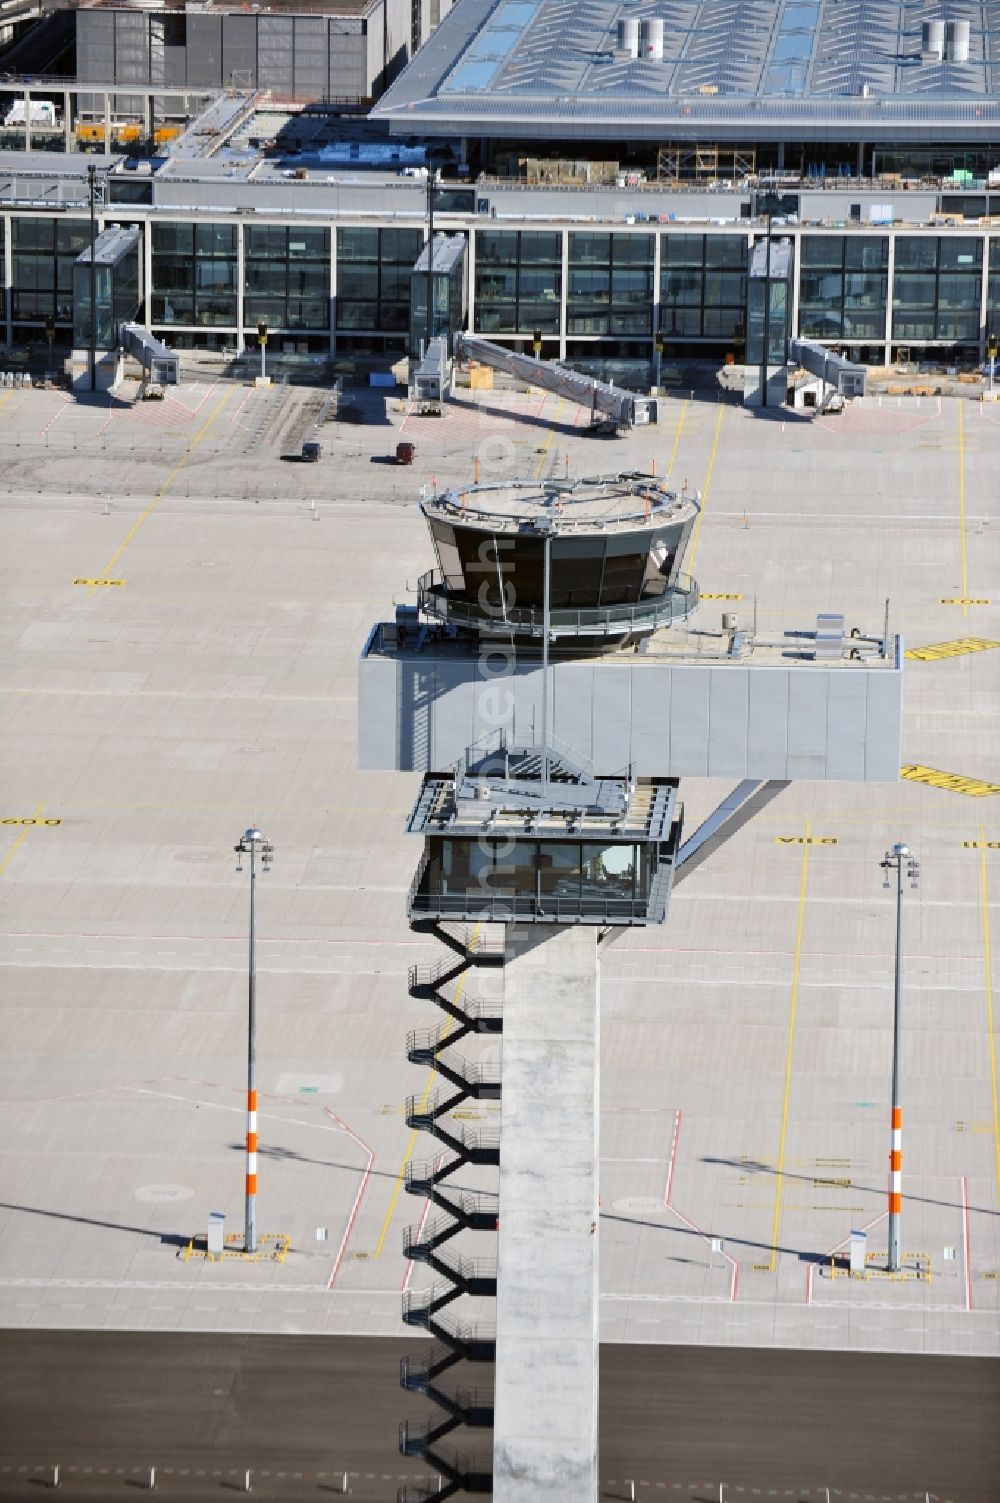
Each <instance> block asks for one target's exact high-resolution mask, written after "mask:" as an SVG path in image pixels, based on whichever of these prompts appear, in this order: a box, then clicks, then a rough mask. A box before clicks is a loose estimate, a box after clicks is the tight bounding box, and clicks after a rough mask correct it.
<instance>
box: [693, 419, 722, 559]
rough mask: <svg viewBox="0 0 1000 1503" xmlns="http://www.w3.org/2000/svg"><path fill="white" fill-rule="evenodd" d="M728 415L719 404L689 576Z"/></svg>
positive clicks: (697, 518)
mask: <svg viewBox="0 0 1000 1503" xmlns="http://www.w3.org/2000/svg"><path fill="white" fill-rule="evenodd" d="M725 415H726V409H725V406H724V405H723V403H722V402H720V403H719V416H718V419H717V421H716V424H715V436H714V438H713V439H712V452H711V453H710V454H709V456H708V469H707V470H706V471H705V484H704V486H703V488H702V492H701V510H700V511H699V513H698V515H697V517H696V518H695V524H694V531H693V532H692V534H691V542H690V544H689V545H688V553H687V561H686V564H685V569H686V572H687V573H688V574H693V573H694V561H695V559H696V558H697V556H698V541H699V539H700V537H701V523H702V518H703V517H704V515H705V507H706V506H707V505H708V491H709V487H710V486H711V484H712V471H713V470H714V469H715V456H716V454H717V453H718V450H719V434H720V433H721V432H722V419H723V418H724V417H725Z"/></svg>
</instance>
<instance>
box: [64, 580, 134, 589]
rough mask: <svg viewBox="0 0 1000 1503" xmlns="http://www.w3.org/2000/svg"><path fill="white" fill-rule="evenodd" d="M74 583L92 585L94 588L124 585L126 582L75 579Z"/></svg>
mask: <svg viewBox="0 0 1000 1503" xmlns="http://www.w3.org/2000/svg"><path fill="white" fill-rule="evenodd" d="M73 583H74V584H82V585H90V586H91V588H93V587H94V586H95V585H123V584H124V583H125V581H124V579H74V581H73Z"/></svg>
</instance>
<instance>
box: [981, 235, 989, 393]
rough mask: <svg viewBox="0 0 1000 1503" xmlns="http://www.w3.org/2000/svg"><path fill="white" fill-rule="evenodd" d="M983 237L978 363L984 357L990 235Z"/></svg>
mask: <svg viewBox="0 0 1000 1503" xmlns="http://www.w3.org/2000/svg"><path fill="white" fill-rule="evenodd" d="M982 239H983V279H982V283H981V286H980V293H979V363H980V365H982V363H983V361H984V360H985V359H986V318H987V314H988V312H989V306H990V305H989V296H988V294H989V274H990V237H989V235H984V236H983V237H982Z"/></svg>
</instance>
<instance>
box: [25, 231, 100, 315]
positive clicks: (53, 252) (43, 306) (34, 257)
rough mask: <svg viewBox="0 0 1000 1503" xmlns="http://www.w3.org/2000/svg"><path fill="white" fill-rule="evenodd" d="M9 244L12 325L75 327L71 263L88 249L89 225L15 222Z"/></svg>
mask: <svg viewBox="0 0 1000 1503" xmlns="http://www.w3.org/2000/svg"><path fill="white" fill-rule="evenodd" d="M11 239H12V256H11V262H12V264H11V285H12V309H11V314H12V318H13V320H14V322H15V323H44V322H45V320H46V319H47V318H54V319H55V321H56V324H57V326H58V325H63V326H64V328H65V330H66V331H68V330H69V328H70V327H71V325H72V322H73V262H74V261H75V260H76V258H77V256H78V255H79V254H80V252H81V251H82V250H85V249H86V248H87V246H88V245H89V244H90V225H89V223H88V221H87V220H85V219H46V218H43V217H42V216H41V215H33V216H32V217H31V218H30V219H29V218H23V219H22V218H17V219H14V220H13V222H12V224H11Z"/></svg>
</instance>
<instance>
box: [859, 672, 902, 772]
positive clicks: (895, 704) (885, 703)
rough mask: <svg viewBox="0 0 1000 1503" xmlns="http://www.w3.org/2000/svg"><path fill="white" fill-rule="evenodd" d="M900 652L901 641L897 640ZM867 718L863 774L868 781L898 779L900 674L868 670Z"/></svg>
mask: <svg viewBox="0 0 1000 1503" xmlns="http://www.w3.org/2000/svg"><path fill="white" fill-rule="evenodd" d="M900 652H902V644H900ZM867 677H868V722H867V737H866V741H865V778H866V779H867V780H868V781H869V782H873V783H877V782H891V783H895V782H898V781H899V767H900V762H901V761H902V748H903V674H902V670H901V669H900V670H896V671H895V672H893V673H885V672H883V673H870V674H868V676H867Z"/></svg>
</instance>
